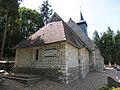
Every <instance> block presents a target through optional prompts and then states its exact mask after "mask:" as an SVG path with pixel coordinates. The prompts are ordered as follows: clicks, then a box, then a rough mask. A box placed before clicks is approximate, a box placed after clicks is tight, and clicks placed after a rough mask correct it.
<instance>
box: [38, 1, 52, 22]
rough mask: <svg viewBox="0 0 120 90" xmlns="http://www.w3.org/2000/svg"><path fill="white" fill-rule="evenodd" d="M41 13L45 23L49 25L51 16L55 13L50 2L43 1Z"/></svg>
mask: <svg viewBox="0 0 120 90" xmlns="http://www.w3.org/2000/svg"><path fill="white" fill-rule="evenodd" d="M40 12H41V16H42V19H43V21H44V23H45V24H47V22H48V20H49V18H50V16H51V15H52V12H53V10H52V9H51V5H50V4H49V1H48V0H46V1H43V4H42V6H41V7H40Z"/></svg>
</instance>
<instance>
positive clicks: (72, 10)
mask: <svg viewBox="0 0 120 90" xmlns="http://www.w3.org/2000/svg"><path fill="white" fill-rule="evenodd" d="M42 3H43V0H23V2H22V3H21V5H20V6H21V7H22V6H25V7H26V8H31V9H36V10H38V7H40V6H41V4H42ZM49 3H50V4H51V5H52V7H51V8H52V9H53V11H54V12H56V13H57V14H58V15H59V16H60V17H61V18H62V19H63V20H64V21H65V22H66V23H67V22H68V20H69V18H70V17H71V18H72V19H73V20H74V21H75V22H78V21H79V20H80V10H81V12H82V15H83V17H84V20H85V21H86V22H87V24H88V28H87V31H88V36H89V37H90V38H91V39H92V36H93V33H94V31H95V30H97V31H98V33H99V34H100V33H103V32H105V31H107V30H108V29H107V28H108V27H110V28H111V29H112V30H114V32H116V31H117V30H120V0H49Z"/></svg>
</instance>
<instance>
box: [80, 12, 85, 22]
mask: <svg viewBox="0 0 120 90" xmlns="http://www.w3.org/2000/svg"><path fill="white" fill-rule="evenodd" d="M81 20H84V18H83V15H82V12H81V10H80V21H81Z"/></svg>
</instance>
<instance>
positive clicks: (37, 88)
mask: <svg viewBox="0 0 120 90" xmlns="http://www.w3.org/2000/svg"><path fill="white" fill-rule="evenodd" d="M107 75H111V76H113V77H116V75H118V74H117V70H115V69H107V70H106V72H95V71H94V72H90V73H89V74H88V75H87V76H86V78H79V79H76V80H75V81H73V82H71V83H69V84H62V83H57V82H53V81H50V80H48V79H46V80H43V81H40V82H39V83H37V84H34V85H30V86H27V85H24V84H22V83H19V82H17V81H14V80H9V79H6V80H5V82H4V83H3V84H1V85H0V90H97V89H98V88H99V87H101V86H104V85H106V84H107Z"/></svg>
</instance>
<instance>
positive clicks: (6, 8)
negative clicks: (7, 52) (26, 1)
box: [0, 0, 21, 58]
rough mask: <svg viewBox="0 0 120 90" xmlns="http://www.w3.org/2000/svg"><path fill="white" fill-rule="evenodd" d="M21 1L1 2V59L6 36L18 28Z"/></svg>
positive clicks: (5, 0) (6, 0)
mask: <svg viewBox="0 0 120 90" xmlns="http://www.w3.org/2000/svg"><path fill="white" fill-rule="evenodd" d="M19 1H21V0H9V1H8V0H0V24H1V32H0V34H1V37H0V43H2V44H1V45H0V47H1V58H2V56H3V51H4V46H5V44H6V43H5V41H7V40H6V36H7V35H9V34H11V32H12V30H15V29H16V28H17V26H16V25H15V24H16V19H17V18H18V17H19V12H18V7H19V4H20V3H19Z"/></svg>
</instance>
